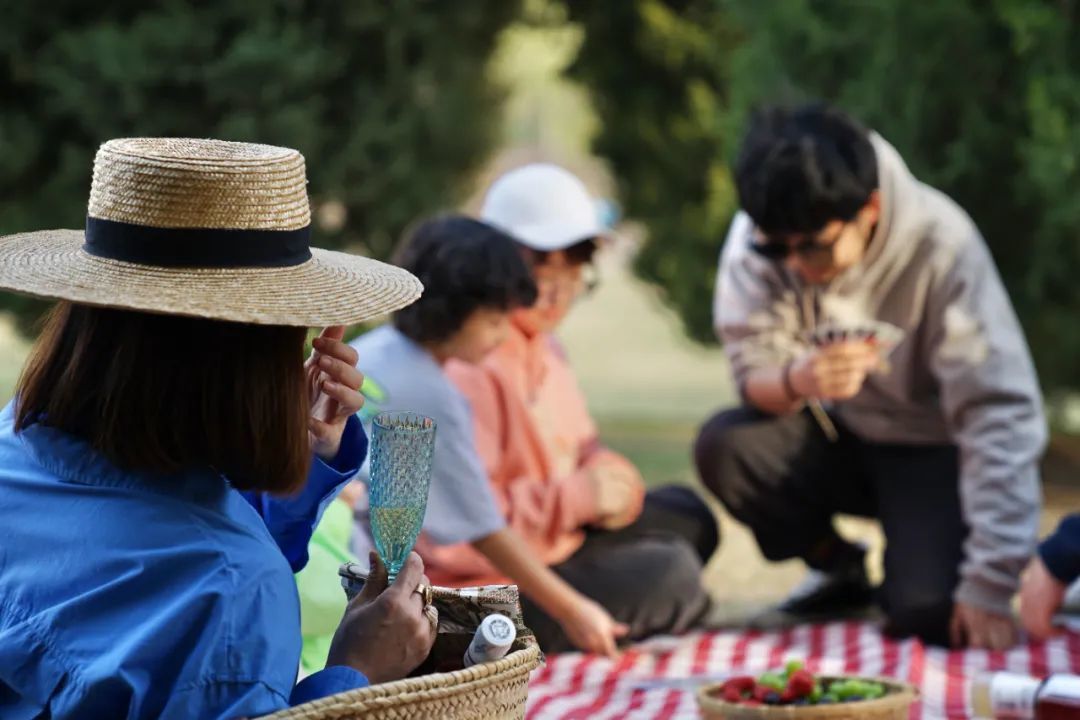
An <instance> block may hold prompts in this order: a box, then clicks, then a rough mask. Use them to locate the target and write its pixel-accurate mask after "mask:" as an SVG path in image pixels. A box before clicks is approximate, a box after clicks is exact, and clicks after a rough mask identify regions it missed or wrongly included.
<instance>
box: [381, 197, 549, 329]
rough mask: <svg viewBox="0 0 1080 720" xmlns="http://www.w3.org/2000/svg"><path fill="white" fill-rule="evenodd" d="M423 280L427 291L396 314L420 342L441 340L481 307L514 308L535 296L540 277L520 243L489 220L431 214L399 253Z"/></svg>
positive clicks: (396, 258) (400, 326)
mask: <svg viewBox="0 0 1080 720" xmlns="http://www.w3.org/2000/svg"><path fill="white" fill-rule="evenodd" d="M394 263H395V264H396V265H399V266H400V267H403V268H405V269H406V270H408V271H409V272H411V273H412V274H413V275H415V276H416V277H417V278H419V279H420V282H422V283H423V284H424V294H423V295H422V296H421V297H420V299H419V300H417V301H416V302H415V303H413V304H412V305H410V306H408V307H406V308H404V309H403V310H399V311H398V312H397V313H396V314H395V315H394V325H395V326H396V327H397V329H398V330H400V331H401V332H402V333H403V334H404V335H406V336H407V337H409V338H411V339H412V340H414V341H415V342H418V343H432V342H442V341H443V340H446V339H448V338H450V337H451V336H452V335H453V334H454V333H456V332H457V331H458V330H460V329H461V326H462V325H463V324H464V323H465V320H466V319H467V318H468V317H469V315H471V314H472V313H473V311H475V310H477V309H478V308H490V309H495V310H513V309H514V308H518V307H528V306H530V305H532V304H533V303H534V302H536V283H535V282H534V281H533V278H532V273H531V271H530V270H529V266H528V264H527V262H526V261H525V258H524V257H523V256H522V253H521V250H520V249H519V248H518V246H517V243H515V242H514V240H513V239H512V238H511V237H510V236H509V235H506V234H505V233H503V232H500V231H499V230H496V229H495V228H493V227H491V226H490V225H485V224H484V223H482V222H479V221H477V220H473V219H472V218H468V217H464V216H461V215H449V216H444V217H439V218H435V219H433V220H428V221H427V222H425V223H423V224H421V225H420V226H419V227H417V228H416V230H415V231H414V232H412V233H410V234H409V235H408V236H407V238H406V240H405V242H404V243H403V244H402V245H401V247H400V248H399V249H398V251H397V253H396V254H395V256H394Z"/></svg>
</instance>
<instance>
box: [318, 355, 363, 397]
mask: <svg viewBox="0 0 1080 720" xmlns="http://www.w3.org/2000/svg"><path fill="white" fill-rule="evenodd" d="M350 349H351V348H350ZM354 354H355V353H354ZM318 363H319V369H320V370H322V371H323V372H324V373H326V374H327V375H328V376H329V377H330V378H331V379H333V380H334V381H336V382H339V383H341V384H342V385H346V386H348V387H350V388H352V389H353V390H359V389H360V386H361V385H363V384H364V374H363V373H362V372H360V371H359V370H357V369H356V365H354V364H349V363H346V362H345V361H344V360H341V359H340V358H337V357H332V356H331V355H329V354H323V355H322V356H321V357H320V358H319V360H318Z"/></svg>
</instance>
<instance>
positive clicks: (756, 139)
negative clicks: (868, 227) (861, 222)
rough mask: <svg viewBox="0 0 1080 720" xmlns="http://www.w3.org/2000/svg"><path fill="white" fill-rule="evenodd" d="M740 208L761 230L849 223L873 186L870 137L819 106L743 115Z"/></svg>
mask: <svg viewBox="0 0 1080 720" xmlns="http://www.w3.org/2000/svg"><path fill="white" fill-rule="evenodd" d="M735 184H736V187H737V188H738V191H739V203H740V205H741V206H742V209H743V210H745V211H746V213H747V214H748V215H749V216H750V217H751V219H753V221H754V223H755V224H756V225H757V226H758V228H760V229H761V231H762V232H764V233H765V234H766V235H791V234H798V235H804V234H810V233H815V232H817V231H819V230H821V229H822V228H823V227H825V225H827V224H828V223H829V222H831V221H833V220H843V221H845V222H846V221H849V220H852V219H853V218H854V217H855V215H856V214H857V213H858V212H859V210H860V209H861V208H862V207H863V206H864V205H866V203H867V201H868V200H869V199H870V194H871V193H872V192H873V191H874V190H876V189H877V187H878V168H877V159H876V157H875V155H874V148H873V146H872V145H871V143H870V134H869V132H868V131H867V130H866V128H864V127H863V126H862V125H860V124H859V123H858V122H856V121H855V120H854V119H852V118H851V117H850V116H848V115H847V114H845V113H843V112H841V111H840V110H837V109H835V108H832V107H829V106H827V105H822V104H814V105H805V106H802V107H798V108H794V109H789V108H780V107H770V108H766V109H763V110H760V111H758V112H756V113H755V114H754V116H753V117H752V118H751V120H750V126H749V130H748V132H747V133H746V137H745V138H744V139H743V143H742V147H741V148H740V151H739V157H738V160H737V161H736V164H735Z"/></svg>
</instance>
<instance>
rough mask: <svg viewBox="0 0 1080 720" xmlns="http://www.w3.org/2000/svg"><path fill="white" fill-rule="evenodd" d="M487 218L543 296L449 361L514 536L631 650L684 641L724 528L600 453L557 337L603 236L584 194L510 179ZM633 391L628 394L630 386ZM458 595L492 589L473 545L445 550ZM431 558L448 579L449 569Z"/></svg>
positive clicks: (525, 178) (532, 607) (543, 177)
mask: <svg viewBox="0 0 1080 720" xmlns="http://www.w3.org/2000/svg"><path fill="white" fill-rule="evenodd" d="M481 220H483V221H484V222H486V223H488V224H489V225H492V226H494V227H497V228H499V229H500V230H502V231H504V232H506V233H507V234H508V235H510V236H511V237H512V238H514V240H515V241H516V242H517V243H518V245H519V246H520V248H521V251H522V252H523V253H524V254H525V255H526V257H527V258H528V259H529V261H530V265H531V267H532V269H533V277H534V279H535V280H536V285H537V290H538V298H537V301H536V302H535V304H533V305H532V306H531V307H528V308H519V309H517V310H515V311H513V313H512V315H511V327H510V330H509V333H508V337H507V339H506V340H505V341H504V342H503V343H502V344H501V345H500V346H499V347H498V348H497V349H495V350H494V351H493V352H492V353H490V354H489V355H488V356H487V358H486V359H485V360H484V361H483V362H482V363H479V364H466V363H459V362H453V361H451V362H449V363H448V364H447V366H446V371H447V374H448V376H449V377H450V379H451V380H452V381H453V382H454V383H455V384H456V385H457V386H458V388H459V389H460V390H461V391H462V393H463V394H464V395H465V397H466V398H467V399H468V400H469V402H470V404H471V407H472V410H473V415H474V418H475V423H476V443H477V449H478V450H479V453H480V456H481V458H482V459H483V462H484V465H485V467H486V470H487V473H488V477H489V480H490V482H491V485H492V488H493V489H494V491H495V495H496V497H497V498H499V501H500V506H501V508H502V510H503V512H504V513H505V515H506V518H507V523H508V525H509V527H511V528H513V529H514V530H515V531H516V532H517V534H518V535H519V536H520V537H522V538H524V540H525V541H526V542H527V543H528V544H529V546H530V547H531V549H532V550H533V552H534V553H535V554H536V557H537V558H539V559H540V560H541V561H542V562H543V563H544V564H546V565H548V566H550V567H551V568H552V570H553V571H554V572H555V574H557V575H558V576H559V577H561V578H563V579H564V580H565V581H566V582H568V583H569V584H570V585H571V586H573V587H574V588H575V589H577V590H578V591H580V592H581V593H582V594H584V595H585V596H587V597H589V598H592V599H593V600H594V601H596V602H597V603H599V604H600V605H601V606H602V607H604V608H605V609H606V610H607V611H608V612H609V613H611V615H612V617H614V618H615V620H617V621H619V622H620V623H624V624H626V625H627V626H628V628H629V632H628V639H630V640H636V639H640V638H644V637H647V636H649V635H652V634H657V633H678V632H682V631H685V630H687V629H689V628H691V627H693V626H694V625H696V624H698V623H699V622H700V621H701V620H702V619H703V618H704V616H705V615H706V614H707V611H708V609H709V606H710V601H709V596H708V594H707V593H706V592H705V591H704V589H703V588H702V586H701V582H700V575H701V570H702V567H703V565H704V563H705V562H706V561H707V560H708V559H709V557H710V556H711V555H712V553H713V552H714V550H715V549H716V547H717V544H718V541H719V531H718V528H717V524H716V520H715V518H714V517H713V514H712V512H711V511H710V510H709V508H708V506H707V505H706V504H705V503H704V502H703V501H702V500H701V499H700V498H699V497H698V496H697V495H696V494H695V493H694V492H693V491H692V490H690V489H689V488H683V487H663V488H658V489H654V490H651V491H648V492H646V490H645V486H644V483H643V482H642V477H641V474H640V473H639V472H638V470H637V468H635V467H634V465H633V464H632V463H631V462H630V461H629V460H627V459H626V458H625V457H623V456H621V455H619V454H618V453H616V452H614V451H612V450H610V449H607V448H605V447H604V446H603V445H602V444H601V443H600V442H599V438H598V433H597V429H596V425H595V423H594V422H593V420H592V417H591V416H590V414H589V411H588V408H587V407H586V403H585V397H584V395H583V394H582V392H581V389H580V387H579V386H578V383H577V380H576V378H575V376H574V373H573V370H572V369H571V367H570V365H569V363H568V362H567V359H566V356H565V354H564V353H563V352H562V349H561V347H560V346H559V344H558V341H557V340H556V339H555V337H554V336H553V335H552V332H553V331H554V330H555V329H556V327H557V326H558V325H559V324H560V323H561V321H562V320H563V319H564V318H565V317H566V314H567V313H568V311H569V310H570V308H571V306H572V305H573V303H574V301H575V300H576V299H577V298H578V297H579V296H580V295H581V294H582V293H583V291H584V290H585V289H586V286H587V282H586V280H585V273H586V270H587V269H588V268H590V267H591V263H592V256H593V253H594V251H595V249H596V246H597V241H598V240H599V239H600V238H601V237H602V236H603V234H604V229H603V228H602V227H601V225H600V223H599V221H598V218H597V213H596V209H595V205H594V203H593V200H592V198H591V197H590V195H589V193H588V191H587V190H586V188H585V186H584V184H582V182H581V181H580V180H578V178H576V177H575V176H573V175H572V174H571V173H569V172H568V171H566V170H564V169H562V168H560V167H557V166H554V165H548V164H536V165H529V166H525V167H523V168H519V169H517V170H514V171H511V172H510V173H508V174H506V175H504V176H502V177H501V178H500V179H498V180H497V181H496V182H495V183H494V185H493V186H492V187H491V188H490V190H489V191H488V194H487V196H486V199H485V202H484V207H483V210H482V212H481ZM628 391H632V388H628ZM443 555H445V556H446V558H447V560H448V563H451V564H452V565H453V572H454V577H452V578H450V579H451V580H452V581H453V582H454V583H455V584H458V585H471V584H476V583H479V582H490V581H492V580H493V579H497V578H493V577H492V576H491V575H490V572H489V570H490V569H491V568H490V564H487V563H485V562H483V561H482V560H483V559H482V558H480V557H477V553H476V552H475V550H473V549H472V548H469V547H448V548H445V549H444V550H443ZM439 559H440V558H439V557H438V555H433V554H431V553H429V554H428V555H427V556H426V557H425V562H426V563H427V567H428V572H429V573H430V574H432V576H434V575H435V574H439V575H440V577H441V578H442V579H443V580H444V581H445V580H447V578H446V577H445V576H446V572H445V570H446V569H448V565H444V564H442V563H440V562H439ZM523 606H524V611H525V620H526V622H527V624H529V626H530V627H532V628H533V630H535V631H536V633H537V635H538V637H543V638H546V640H547V643H546V645H545V646H544V647H545V650H548V651H552V652H555V651H559V650H564V649H568V648H569V647H570V642H569V640H568V639H567V638H566V636H565V635H564V634H563V633H562V632H561V630H560V628H559V625H558V623H557V622H556V621H555V620H554V619H553V618H551V617H550V616H549V615H547V614H546V613H545V612H544V611H543V610H542V609H541V608H540V607H538V606H537V605H536V604H535V603H533V602H532V601H531V600H530V599H529V598H528V597H527V596H526V598H525V599H524V601H523Z"/></svg>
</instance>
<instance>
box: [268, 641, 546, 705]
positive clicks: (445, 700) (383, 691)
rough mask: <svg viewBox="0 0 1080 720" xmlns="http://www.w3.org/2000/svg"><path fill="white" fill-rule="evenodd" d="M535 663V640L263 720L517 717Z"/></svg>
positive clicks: (333, 697)
mask: <svg viewBox="0 0 1080 720" xmlns="http://www.w3.org/2000/svg"><path fill="white" fill-rule="evenodd" d="M539 664H540V650H539V648H537V647H536V646H535V645H531V646H528V647H525V648H524V649H521V650H516V651H514V652H512V653H510V654H509V655H507V656H506V657H504V658H503V659H501V660H496V661H494V662H490V663H484V664H483V665H474V666H473V667H471V668H467V669H465V670H456V671H454V672H449V673H435V674H433V675H422V676H420V677H415V678H408V679H405V680H398V681H396V682H390V683H384V684H382V685H373V686H371V687H366V688H362V689H360V690H351V691H349V692H345V693H340V694H338V695H331V696H330V697H325V698H321V699H319V700H315V701H313V702H309V703H305V704H304V705H297V706H296V707H294V708H289V709H287V710H281V711H280V712H276V713H274V714H273V715H267V716H265V718H264V720H351V719H352V718H357V719H360V718H363V719H364V720H368V719H370V720H405V719H406V718H408V720H420V719H421V718H423V719H424V720H429V719H430V718H440V719H441V718H445V719H446V720H481V719H483V720H488V719H490V720H520V718H523V717H525V701H526V699H528V696H529V673H531V672H532V671H533V669H535V668H536V666H537V665H539Z"/></svg>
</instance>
